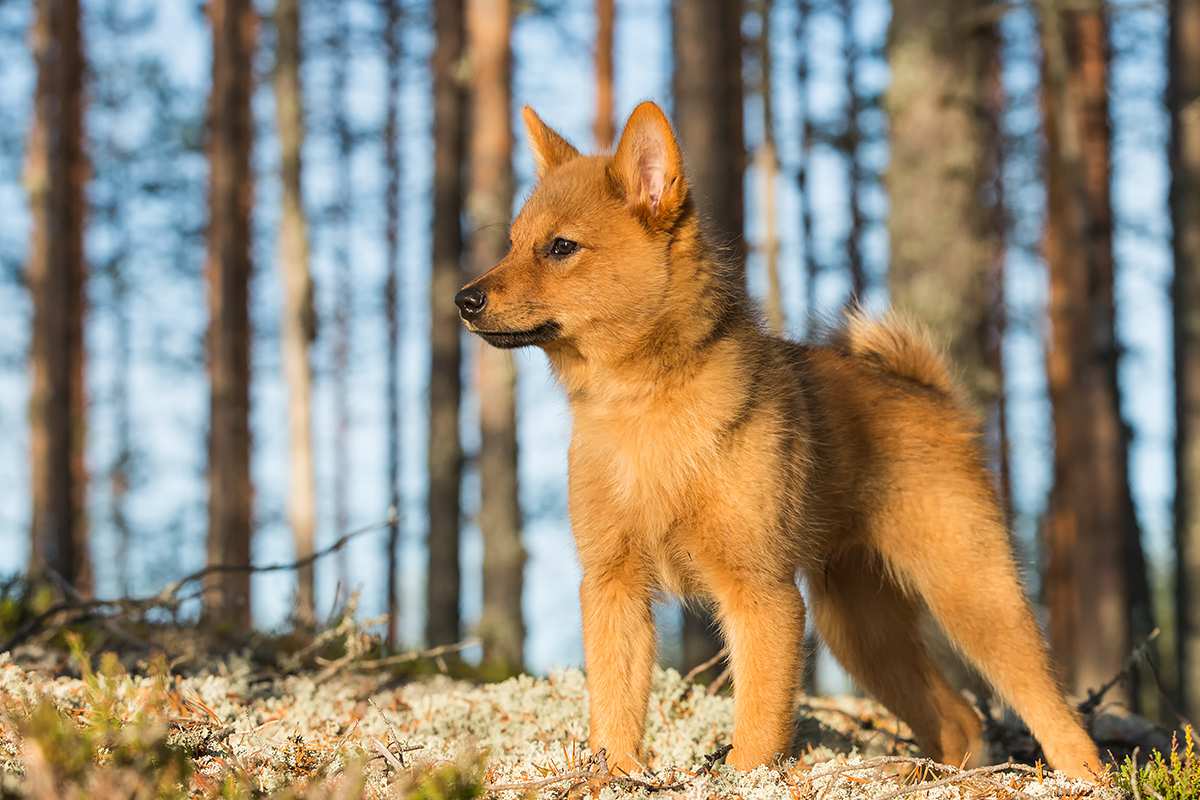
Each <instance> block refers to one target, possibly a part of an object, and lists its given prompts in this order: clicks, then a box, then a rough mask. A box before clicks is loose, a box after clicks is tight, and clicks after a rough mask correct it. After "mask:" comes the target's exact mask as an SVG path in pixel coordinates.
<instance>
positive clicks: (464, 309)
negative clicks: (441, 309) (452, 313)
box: [454, 289, 487, 319]
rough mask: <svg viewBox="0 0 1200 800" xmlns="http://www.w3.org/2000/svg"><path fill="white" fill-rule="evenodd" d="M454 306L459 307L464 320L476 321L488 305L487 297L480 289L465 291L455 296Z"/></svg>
mask: <svg viewBox="0 0 1200 800" xmlns="http://www.w3.org/2000/svg"><path fill="white" fill-rule="evenodd" d="M454 305H456V306H458V311H459V313H460V314H462V318H463V319H475V317H478V316H479V313H480V312H481V311H483V307H484V306H486V305H487V295H486V294H484V293H483V292H481V291H479V290H478V289H463V290H462V291H461V292H459V293H458V294H456V295H454Z"/></svg>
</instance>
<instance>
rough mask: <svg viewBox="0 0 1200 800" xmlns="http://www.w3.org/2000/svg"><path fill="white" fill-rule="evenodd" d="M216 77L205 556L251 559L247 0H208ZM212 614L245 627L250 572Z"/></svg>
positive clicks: (222, 592)
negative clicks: (206, 538)
mask: <svg viewBox="0 0 1200 800" xmlns="http://www.w3.org/2000/svg"><path fill="white" fill-rule="evenodd" d="M208 12H209V16H210V19H211V21H212V30H213V39H212V41H213V73H212V75H213V77H212V94H211V96H210V100H209V109H208V113H209V224H208V258H207V264H206V272H207V275H208V304H209V315H210V318H209V329H208V366H209V376H210V380H211V406H210V415H211V416H210V429H209V438H208V484H209V506H208V563H209V564H238V565H245V564H249V563H250V536H251V528H252V525H253V516H254V511H253V500H254V492H253V486H252V484H251V477H250V338H251V329H250V296H249V294H250V278H251V262H250V215H251V209H252V207H253V203H254V176H253V172H252V171H251V155H252V149H253V144H254V116H253V113H252V110H251V95H252V93H253V88H254V47H255V38H256V35H257V20H258V17H257V14H256V12H255V10H254V6H253V4H252V3H251V2H250V0H211V1H210V2H209V4H208ZM208 586H209V592H208V593H207V594H206V596H205V611H206V613H207V615H208V616H209V618H210V620H211V621H220V622H222V623H226V624H233V625H239V626H242V627H249V625H250V574H249V573H248V572H226V573H222V574H219V575H216V576H213V579H212V580H211V581H210V582H209V584H208Z"/></svg>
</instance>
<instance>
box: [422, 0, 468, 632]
mask: <svg viewBox="0 0 1200 800" xmlns="http://www.w3.org/2000/svg"><path fill="white" fill-rule="evenodd" d="M464 12H465V8H464V4H463V0H436V2H435V3H434V38H435V43H434V50H433V64H432V69H433V131H434V154H433V170H434V177H433V263H432V274H431V279H430V286H429V292H430V295H429V298H430V349H431V358H430V373H429V442H428V445H429V498H428V504H429V541H428V544H429V548H428V549H429V571H428V583H427V587H426V589H427V609H426V613H427V619H426V626H425V638H426V640H427V643H428V644H430V645H439V644H447V643H450V642H455V641H457V640H458V639H459V637H460V635H461V633H462V621H461V615H460V609H459V587H460V582H461V577H460V572H459V563H458V554H459V533H460V524H459V523H460V505H459V499H460V491H461V488H460V484H461V479H462V444H461V442H460V441H459V435H458V418H459V402H460V397H459V395H460V392H461V388H462V387H461V378H460V376H459V367H460V358H461V353H460V350H461V345H460V339H459V336H460V330H461V328H460V323H459V320H458V310H457V309H456V308H455V307H454V302H453V299H454V294H455V292H457V291H458V289H459V287H460V286H461V284H462V278H463V270H462V264H461V259H462V249H463V247H462V244H463V242H462V224H461V220H460V217H461V214H462V210H463V169H462V163H463V160H464V156H465V155H466V147H465V143H466V119H465V115H466V102H467V96H466V91H465V90H466V87H465V85H464V83H463V81H462V79H461V77H460V74H461V72H462V59H463V56H464V47H465V35H466V34H465V29H464V25H463V18H464Z"/></svg>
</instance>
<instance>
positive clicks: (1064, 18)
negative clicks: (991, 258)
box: [1041, 2, 1149, 699]
mask: <svg viewBox="0 0 1200 800" xmlns="http://www.w3.org/2000/svg"><path fill="white" fill-rule="evenodd" d="M1041 22H1042V41H1043V53H1044V63H1043V69H1044V77H1043V86H1044V91H1043V126H1044V129H1045V133H1046V141H1047V148H1046V169H1045V173H1046V185H1047V209H1046V232H1045V255H1046V262H1047V265H1048V268H1049V271H1050V328H1051V330H1050V350H1049V353H1048V354H1047V371H1048V378H1049V389H1050V400H1051V405H1052V407H1053V413H1054V443H1055V454H1054V488H1053V491H1052V492H1051V495H1050V507H1049V509H1048V512H1047V519H1046V526H1045V528H1046V529H1045V536H1046V548H1045V549H1046V556H1047V568H1046V576H1045V579H1044V581H1043V587H1044V592H1045V596H1046V601H1047V605H1048V606H1049V610H1050V640H1051V646H1052V648H1054V650H1055V651H1056V654H1057V655H1058V656H1059V662H1060V663H1061V664H1062V665H1064V667H1065V669H1066V672H1067V675H1066V677H1067V679H1068V684H1070V685H1071V686H1073V687H1075V688H1077V689H1084V688H1094V687H1097V686H1099V685H1100V684H1102V683H1103V682H1105V681H1107V680H1108V679H1109V678H1111V677H1112V676H1113V675H1115V674H1117V672H1118V671H1120V669H1121V666H1122V664H1123V662H1124V659H1125V658H1126V656H1127V655H1128V654H1129V651H1130V648H1131V645H1132V640H1133V635H1134V633H1133V630H1134V626H1135V625H1139V622H1138V620H1139V618H1140V617H1139V615H1148V614H1149V608H1148V604H1147V603H1148V592H1147V591H1146V589H1145V566H1144V561H1143V559H1142V556H1141V547H1140V537H1139V532H1138V530H1137V524H1136V519H1135V517H1134V508H1133V501H1132V497H1131V495H1130V490H1129V482H1128V465H1127V462H1128V456H1127V441H1126V438H1127V437H1126V433H1125V430H1124V425H1123V422H1122V420H1121V414H1120V398H1119V393H1118V389H1117V357H1118V353H1117V342H1116V334H1115V329H1114V323H1115V307H1114V295H1113V279H1114V269H1113V267H1114V264H1113V248H1112V204H1111V199H1110V193H1109V181H1110V177H1111V172H1110V163H1109V160H1110V149H1111V141H1110V140H1111V132H1110V127H1109V116H1108V60H1109V59H1108V29H1107V20H1106V18H1105V14H1104V11H1103V8H1102V6H1101V4H1100V3H1099V2H1096V3H1095V4H1094V5H1092V6H1090V7H1086V8H1078V7H1073V9H1072V10H1070V11H1067V10H1064V9H1063V8H1062V7H1061V6H1060V5H1059V4H1058V3H1056V2H1046V3H1044V5H1043V14H1042V19H1041ZM1138 572H1140V573H1141V578H1140V583H1141V584H1142V585H1141V588H1139V586H1138V583H1139V579H1138V578H1137V576H1136V573H1138ZM1139 595H1141V596H1142V597H1141V599H1139ZM1097 631H1103V633H1104V635H1102V636H1098V635H1096V632H1097ZM1127 699H1129V698H1127Z"/></svg>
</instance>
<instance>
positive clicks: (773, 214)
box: [754, 0, 787, 334]
mask: <svg viewBox="0 0 1200 800" xmlns="http://www.w3.org/2000/svg"><path fill="white" fill-rule="evenodd" d="M772 2H773V0H760V5H759V9H758V13H759V19H760V24H759V28H760V30H759V37H758V71H759V78H758V92H759V97H760V99H761V105H762V130H763V133H762V141H761V142H760V143H759V146H758V150H757V151H756V152H755V154H754V171H755V172H756V173H758V181H759V203H760V208H761V213H762V218H763V238H762V243H761V248H760V250H761V252H762V257H763V266H764V267H765V269H766V273H767V296H766V307H767V325H769V326H770V328H771V330H772V331H773V332H774V333H776V334H782V333H783V329H784V326H785V324H786V322H787V320H786V318H785V315H784V313H783V292H782V289H781V286H780V281H779V212H778V207H777V204H776V198H775V183H776V181H777V179H778V177H779V154H778V150H777V149H776V147H775V103H774V102H773V98H772V96H771V87H772V82H771V4H772Z"/></svg>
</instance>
